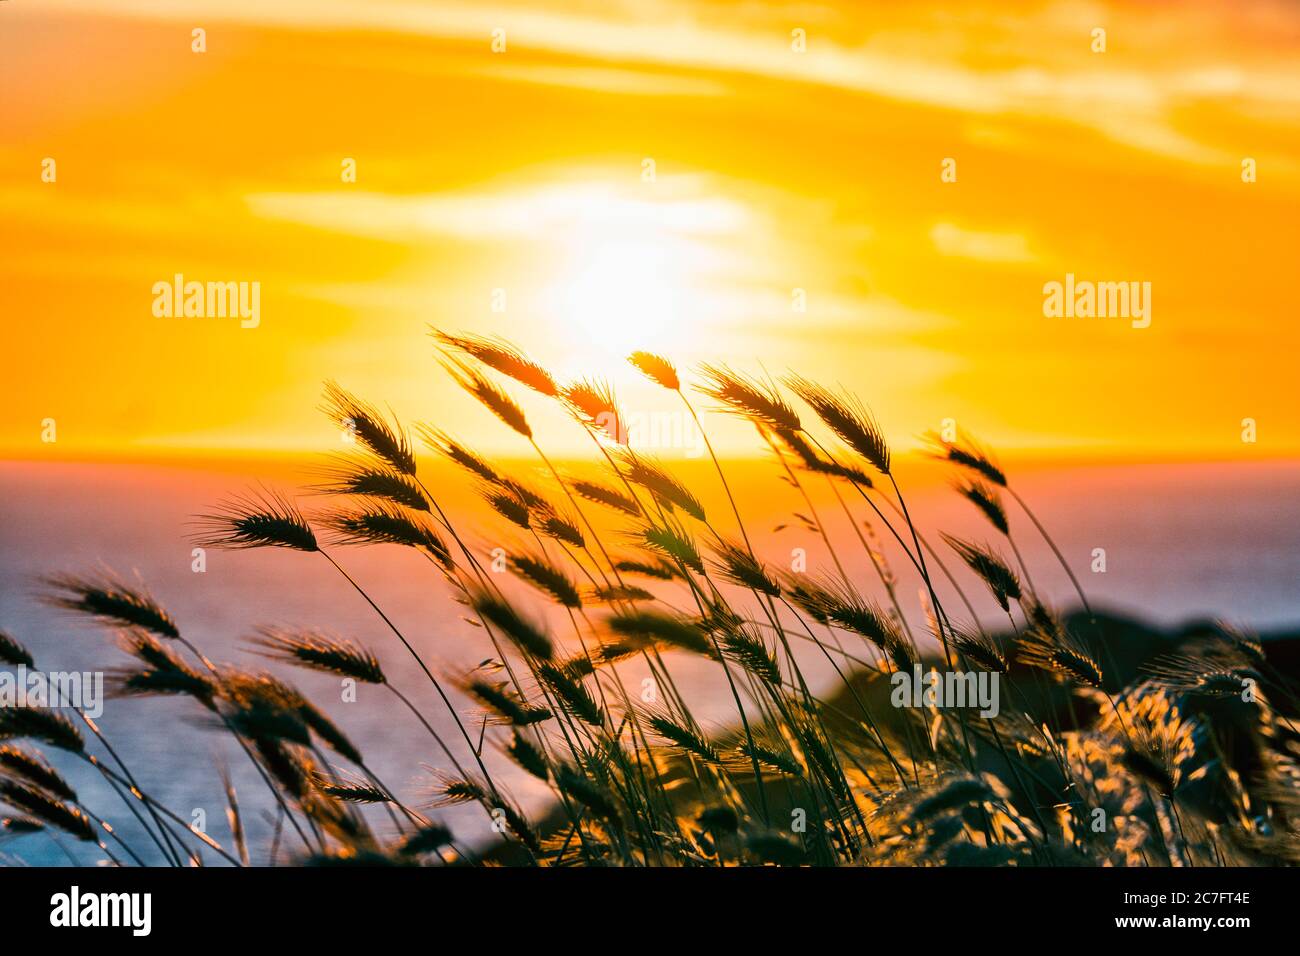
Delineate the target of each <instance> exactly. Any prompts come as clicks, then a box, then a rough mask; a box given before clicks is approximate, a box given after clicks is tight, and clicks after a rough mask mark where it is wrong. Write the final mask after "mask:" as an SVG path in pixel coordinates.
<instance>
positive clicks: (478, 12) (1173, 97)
mask: <svg viewBox="0 0 1300 956" xmlns="http://www.w3.org/2000/svg"><path fill="white" fill-rule="evenodd" d="M46 7H49V8H64V9H75V10H83V11H84V10H94V11H99V12H103V13H108V14H111V15H114V16H135V17H150V18H159V19H167V20H177V21H182V22H185V23H193V22H195V21H196V18H202V19H203V20H204V21H205V22H209V23H220V22H232V21H233V22H239V23H249V24H260V25H264V26H274V27H283V28H294V29H311V30H327V31H337V30H351V29H368V30H380V31H391V32H399V33H403V34H409V35H416V36H424V37H429V38H436V39H441V40H449V41H457V42H472V43H481V44H482V45H483V49H484V50H486V49H487V45H488V43H489V39H490V37H491V36H492V32H493V31H494V30H499V29H503V30H505V35H506V42H507V49H508V50H509V51H512V52H522V53H525V54H527V53H528V52H533V53H538V52H544V53H548V54H557V53H558V54H564V55H568V56H575V57H582V58H586V59H588V60H592V61H597V62H598V64H599V66H598V67H596V69H597V70H598V72H594V73H593V72H590V70H591V69H592V67H589V66H587V67H583V69H585V70H587V71H588V72H586V73H583V72H572V71H569V72H567V73H566V71H564V70H557V69H556V68H554V67H547V68H543V69H542V72H540V73H538V72H537V70H538V68H537V67H536V66H533V65H525V64H523V63H507V62H506V61H505V60H504V58H503V62H502V68H503V73H502V75H503V76H505V77H513V78H516V79H520V80H525V81H529V82H543V83H554V82H557V81H559V82H566V83H577V84H582V85H588V86H595V87H599V86H600V84H601V83H604V84H606V85H607V86H608V85H610V84H613V86H614V87H617V86H618V85H619V84H622V85H623V86H627V85H628V84H631V85H632V86H634V87H636V88H638V89H640V90H641V91H643V92H649V91H651V90H652V89H654V86H655V84H656V83H659V84H663V83H665V80H664V79H663V78H662V77H660V78H658V79H654V78H649V77H645V76H635V75H634V74H633V73H629V72H627V71H624V72H622V73H619V74H614V73H610V72H608V69H607V68H608V65H609V64H611V63H618V64H621V65H623V66H624V67H626V66H627V65H628V64H647V65H655V66H658V67H671V68H677V69H686V70H700V71H715V72H719V73H732V74H740V75H749V76H758V77H765V78H770V79H777V80H786V81H793V82H801V83H810V84H817V85H824V86H828V87H833V88H837V89H840V90H844V91H848V92H853V93H859V94H863V95H867V96H872V97H881V98H886V99H890V100H897V101H901V102H905V103H911V104H917V105H923V106H928V107H933V108H938V109H946V110H955V111H960V112H966V113H972V114H984V115H1011V116H1021V117H1028V118H1033V119H1036V120H1042V121H1050V122H1053V123H1065V124H1071V125H1077V126H1080V127H1083V128H1087V129H1090V130H1093V131H1094V132H1096V133H1098V134H1100V135H1101V136H1104V137H1106V138H1108V139H1111V140H1114V141H1116V142H1119V143H1123V144H1125V145H1127V146H1130V147H1132V148H1134V149H1137V150H1142V151H1146V152H1152V153H1157V154H1161V155H1166V156H1170V157H1173V158H1177V159H1180V160H1183V161H1186V162H1190V163H1200V164H1212V163H1221V162H1225V161H1227V160H1229V159H1231V157H1232V155H1233V154H1232V151H1231V150H1229V149H1228V145H1227V144H1224V143H1217V142H1212V141H1208V140H1207V139H1206V138H1205V135H1204V134H1202V137H1201V138H1198V137H1197V136H1195V135H1192V134H1191V133H1188V132H1187V131H1184V130H1181V129H1179V127H1178V125H1177V123H1176V122H1175V116H1176V114H1177V113H1178V112H1179V111H1180V110H1184V111H1185V110H1186V108H1187V107H1188V106H1189V105H1191V104H1194V103H1197V102H1213V101H1232V102H1235V103H1238V104H1245V105H1246V106H1248V107H1250V108H1252V109H1256V110H1259V111H1261V112H1269V113H1272V114H1275V115H1286V112H1287V110H1294V108H1295V107H1296V106H1297V105H1300V67H1297V66H1296V64H1295V62H1294V60H1293V59H1292V60H1290V61H1286V60H1282V61H1279V62H1277V63H1273V64H1269V63H1262V64H1259V65H1258V66H1254V65H1252V64H1250V63H1249V62H1247V63H1245V64H1237V65H1226V64H1222V63H1210V64H1208V65H1207V64H1205V63H1192V64H1188V63H1185V62H1184V63H1178V62H1169V61H1168V60H1167V58H1166V57H1164V56H1161V55H1160V54H1161V52H1162V51H1161V49H1160V48H1159V46H1158V44H1159V38H1158V36H1156V37H1152V36H1151V35H1150V34H1145V33H1143V31H1142V29H1141V27H1140V25H1138V26H1132V27H1130V28H1129V32H1128V34H1125V33H1123V32H1120V31H1117V33H1119V36H1118V37H1117V38H1116V41H1115V42H1117V43H1121V44H1123V43H1124V42H1125V40H1127V42H1128V43H1132V42H1133V39H1134V35H1136V37H1137V40H1138V42H1141V43H1145V44H1147V49H1148V55H1147V56H1146V57H1144V58H1143V59H1142V60H1141V61H1140V62H1139V61H1135V60H1134V59H1133V58H1132V57H1131V56H1130V57H1127V58H1125V59H1121V60H1119V62H1116V60H1115V59H1112V60H1106V61H1102V60H1101V59H1100V58H1098V59H1097V60H1096V62H1091V61H1089V60H1086V59H1079V58H1078V57H1069V58H1062V57H1059V56H1058V57H1056V58H1042V59H1039V60H1034V59H1032V58H1031V57H1030V51H1032V50H1033V49H1034V48H1035V47H1041V48H1043V49H1050V50H1055V51H1058V52H1059V51H1061V50H1062V49H1064V50H1067V51H1068V50H1075V49H1077V50H1079V51H1086V50H1087V43H1088V29H1087V27H1088V25H1089V24H1095V23H1097V22H1098V21H1099V20H1104V19H1108V10H1107V8H1104V7H1096V8H1094V7H1090V6H1085V7H1082V8H1080V7H1077V6H1074V5H1063V6H1062V8H1059V9H1058V8H1056V7H1049V8H1047V11H1046V12H1045V13H1043V14H1041V15H1038V16H1033V15H1027V16H1024V17H1021V18H1019V20H1018V21H1017V22H1018V24H1019V26H1018V28H1017V31H1016V33H1015V34H1014V35H1013V36H1012V37H1010V38H1007V37H998V42H999V44H1000V45H1001V46H1002V47H1005V48H1008V49H1011V50H1013V51H1014V52H1015V53H1016V56H1015V57H1006V58H1003V59H1002V60H1001V61H999V62H996V63H990V64H987V65H982V66H975V65H971V63H970V61H969V58H968V57H965V56H959V55H957V54H956V53H949V54H948V55H946V56H944V55H938V56H936V55H935V51H934V50H930V51H928V52H927V55H921V53H919V52H917V51H912V50H909V48H908V46H907V44H906V43H898V44H895V45H894V46H895V47H896V48H891V47H890V44H889V43H888V40H889V34H888V32H887V31H882V34H881V35H880V36H879V37H873V40H872V42H871V43H869V44H866V45H863V44H861V43H854V42H851V41H850V40H849V39H847V38H837V37H836V36H835V34H834V25H835V24H834V19H833V18H832V20H831V22H830V25H829V26H828V27H827V28H826V30H825V31H822V32H819V31H817V30H816V29H814V30H812V31H811V32H812V36H810V38H809V39H808V43H807V50H806V52H804V53H796V52H794V51H793V50H792V49H791V44H790V35H789V31H790V18H791V14H790V13H789V12H788V11H784V12H783V11H780V10H778V9H776V8H769V7H766V6H764V5H762V4H757V5H752V6H747V7H743V8H740V9H738V10H735V11H733V12H732V13H731V15H730V16H729V17H728V19H726V20H725V21H718V20H714V21H707V22H706V21H705V20H703V19H702V18H701V17H700V16H699V15H698V14H696V13H693V12H692V8H691V7H690V6H689V5H684V4H678V3H665V4H655V5H653V6H651V7H649V8H642V7H635V8H633V7H625V8H619V9H617V10H616V11H615V12H616V13H617V14H618V16H617V18H615V17H614V16H612V15H611V16H596V15H592V14H590V13H588V12H585V11H586V10H587V9H589V8H585V7H584V8H582V12H575V11H573V10H570V9H565V8H564V7H562V6H555V7H552V8H550V9H539V8H538V7H537V6H536V5H532V6H530V7H529V8H528V9H524V8H521V7H514V6H508V5H503V4H493V3H474V4H465V3H438V4H432V5H431V4H425V3H414V2H398V0H369V2H366V3H356V2H354V0H310V2H304V0H277V2H275V3H266V2H263V0H113V2H112V3H108V2H105V0H48V3H47V4H46ZM1061 9H1064V10H1065V11H1066V12H1065V13H1062V12H1061ZM1278 15H1279V16H1280V15H1281V14H1278ZM1008 22H1009V21H1007V20H1005V19H1003V20H1000V21H989V23H986V24H984V26H985V28H987V29H994V27H993V26H990V25H989V24H990V23H993V24H996V26H997V27H1001V28H1005V25H1006V24H1007V23H1008ZM932 26H933V25H932ZM1292 26H1293V27H1294V23H1293V24H1292ZM1031 41H1032V42H1031ZM1153 42H1154V43H1155V44H1156V46H1155V48H1152V46H1151V44H1152V43H1153ZM939 50H940V52H941V54H942V46H941V45H940V46H939ZM1085 56H1086V54H1085ZM1106 56H1112V54H1106ZM1113 56H1115V57H1116V58H1118V57H1119V54H1114V55H1113ZM1084 64H1086V65H1084ZM665 91H666V92H672V91H673V90H672V87H671V85H669V86H668V87H666V88H665ZM677 91H678V92H680V88H678V90H677Z"/></svg>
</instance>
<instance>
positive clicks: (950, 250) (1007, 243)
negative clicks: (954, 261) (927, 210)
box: [930, 222, 1036, 263]
mask: <svg viewBox="0 0 1300 956" xmlns="http://www.w3.org/2000/svg"><path fill="white" fill-rule="evenodd" d="M930 241H931V242H933V243H934V248H935V249H936V250H937V251H938V253H939V254H940V255H944V256H953V257H955V258H958V259H976V260H979V261H980V262H1001V263H1021V262H1033V261H1034V260H1035V258H1036V257H1035V256H1034V254H1033V252H1032V251H1031V250H1030V248H1029V241H1028V240H1027V239H1026V238H1025V237H1024V235H1022V234H1021V233H1018V232H975V231H973V230H970V229H963V228H962V227H961V226H957V225H954V224H953V223H951V222H938V223H935V224H934V228H933V229H931V230H930Z"/></svg>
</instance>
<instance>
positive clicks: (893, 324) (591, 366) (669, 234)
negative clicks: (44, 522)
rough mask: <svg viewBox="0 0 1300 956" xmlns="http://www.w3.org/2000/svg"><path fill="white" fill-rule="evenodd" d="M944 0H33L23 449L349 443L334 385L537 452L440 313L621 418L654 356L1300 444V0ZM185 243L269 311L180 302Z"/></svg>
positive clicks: (922, 417) (919, 428)
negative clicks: (490, 396)
mask: <svg viewBox="0 0 1300 956" xmlns="http://www.w3.org/2000/svg"><path fill="white" fill-rule="evenodd" d="M945 6H946V7H947V9H944V8H943V7H940V6H931V5H928V4H925V3H907V4H895V3H887V4H881V5H880V6H879V7H872V6H868V5H867V4H864V3H861V2H844V3H840V4H825V5H797V6H793V7H792V6H790V5H776V4H770V5H769V4H764V3H761V2H758V3H744V4H732V3H684V2H673V0H654V2H632V0H627V2H612V0H604V2H567V3H559V2H541V0H534V2H530V3H527V4H506V3H497V2H494V0H484V2H465V3H434V2H425V3H420V2H414V0H365V2H361V0H349V2H339V0H112V2H102V0H43V2H24V0H13V2H8V3H4V4H0V87H2V90H3V93H2V95H0V129H2V130H3V137H2V138H0V221H2V222H3V224H4V227H3V230H0V310H2V312H0V314H3V316H4V319H3V321H4V326H5V331H6V344H7V345H8V348H7V355H8V358H9V360H8V362H7V363H6V375H5V379H6V381H7V386H6V395H7V400H6V402H5V405H6V412H5V414H4V416H3V417H0V450H3V451H4V452H5V453H6V454H8V455H11V456H16V457H31V456H40V455H46V454H56V453H57V454H72V455H76V454H105V453H110V454H121V455H139V454H144V453H153V452H159V451H163V452H166V451H168V450H172V451H176V450H180V451H189V450H205V451H212V450H219V449H235V448H238V449H259V450H265V451H278V450H285V451H296V450H299V449H306V448H319V447H332V443H333V442H335V441H336V440H337V435H336V433H335V432H334V430H333V429H332V428H331V427H330V426H329V425H328V423H327V422H326V421H325V419H324V418H323V417H322V416H320V415H319V414H318V413H317V412H316V410H315V409H316V405H317V404H318V401H319V395H320V383H321V381H322V380H323V379H325V378H334V379H337V380H338V381H339V382H341V383H342V384H343V385H345V386H346V387H349V388H351V389H353V390H355V391H357V392H359V393H360V394H362V395H365V396H367V397H369V398H371V399H373V400H376V401H378V402H381V403H386V404H391V406H392V407H393V408H394V409H395V410H396V411H397V412H398V413H399V414H401V415H402V416H403V417H405V418H408V419H423V420H429V421H434V422H436V423H438V424H440V425H442V426H443V427H445V428H447V429H448V430H449V431H451V432H453V433H456V434H458V435H461V436H463V437H465V438H467V439H470V440H472V441H473V442H474V443H475V444H477V445H479V446H480V447H482V448H484V449H486V450H488V451H494V452H497V451H500V452H505V451H508V450H512V449H513V450H518V445H517V442H516V441H515V439H514V437H513V436H512V435H510V434H509V433H508V432H507V431H506V430H505V429H504V428H502V427H500V426H499V425H497V424H496V423H495V422H493V421H492V420H491V419H490V418H489V417H488V416H487V414H486V413H485V412H483V411H482V410H481V409H479V408H478V407H476V406H474V405H473V404H472V403H471V402H470V401H469V400H467V399H465V398H464V397H463V396H461V395H459V394H457V393H456V392H455V389H454V386H452V385H451V384H450V383H449V382H448V380H447V378H446V376H445V375H444V374H443V373H442V371H441V370H440V369H439V368H438V367H437V365H436V364H435V363H434V362H433V360H432V351H433V350H432V346H431V344H430V342H429V340H428V339H427V337H426V336H425V326H426V324H427V323H431V322H432V323H436V324H438V325H441V326H442V327H444V328H447V329H449V330H467V331H475V332H481V333H502V334H505V335H508V336H509V337H511V338H513V339H515V340H517V341H518V342H519V343H521V344H522V345H523V346H524V347H525V348H527V349H528V350H529V351H530V352H531V353H532V354H533V355H534V356H535V357H536V358H537V359H538V360H540V361H541V362H542V363H543V364H545V365H547V366H548V367H549V368H551V369H552V370H553V371H555V372H556V373H557V374H558V375H559V376H561V377H568V376H577V375H588V374H607V375H609V376H610V377H611V378H612V379H613V380H614V382H615V384H616V386H617V387H618V390H619V395H620V398H621V399H622V402H623V404H624V406H625V413H627V412H629V411H630V412H631V413H633V414H636V413H644V414H649V413H651V412H653V411H655V410H657V409H659V408H669V407H671V406H668V405H666V404H664V402H665V399H666V396H664V395H663V394H661V393H658V392H656V391H655V390H654V389H653V388H651V387H649V386H646V385H643V384H642V383H641V382H640V381H639V379H638V378H637V376H636V374H635V373H634V372H632V371H631V370H630V369H625V367H624V366H623V365H622V364H621V363H620V361H619V357H620V356H621V355H622V354H624V353H625V352H626V351H627V350H629V349H631V348H635V347H643V348H649V349H654V350H660V351H662V352H664V353H665V354H668V355H670V356H671V357H673V358H674V359H675V360H677V361H678V363H679V364H680V365H682V366H684V367H689V366H690V365H692V364H694V363H696V362H699V361H702V360H718V359H725V360H727V361H729V362H731V363H732V364H734V365H735V366H737V367H739V368H743V369H749V370H758V369H760V368H765V369H767V370H768V371H769V372H772V373H774V374H776V373H782V372H784V371H786V370H787V369H796V370H798V371H800V372H802V373H803V374H806V375H808V376H810V377H813V378H817V379H820V380H823V381H826V382H828V383H835V382H839V383H843V384H844V385H847V386H849V387H850V388H852V389H853V390H855V391H856V392H858V393H859V394H860V395H861V396H862V397H863V398H864V399H865V400H866V401H867V402H868V403H869V404H870V406H871V407H872V409H873V410H874V411H875V412H876V414H877V415H878V416H879V417H880V419H881V420H882V422H883V424H884V426H885V430H886V433H887V434H888V435H889V436H890V437H891V438H892V439H893V440H895V441H896V442H897V443H899V444H900V445H901V446H904V447H905V446H906V445H907V444H908V443H909V442H910V441H911V440H912V439H913V438H914V436H916V435H917V434H919V433H921V432H923V431H925V430H927V429H930V428H935V427H938V426H939V424H940V422H941V420H943V419H944V418H953V419H956V420H957V422H958V423H959V424H960V425H962V426H965V427H967V428H969V429H971V430H973V431H974V432H976V433H978V434H980V435H981V436H983V437H984V438H985V439H987V440H989V441H991V442H993V443H995V444H997V445H999V446H1001V447H1003V448H1004V449H1007V450H1015V449H1032V450H1036V451H1062V452H1067V453H1071V454H1083V455H1094V456H1106V457H1112V456H1139V457H1181V456H1213V457H1258V456H1269V457H1276V456H1287V455H1296V454H1300V421H1297V416H1296V405H1297V402H1296V398H1295V393H1296V388H1295V384H1294V381H1295V372H1294V364H1295V363H1294V358H1293V356H1294V353H1295V350H1296V347H1297V344H1300V332H1298V331H1297V328H1296V323H1295V313H1296V296H1295V293H1294V287H1295V281H1296V273H1297V269H1296V235H1297V231H1298V230H1297V227H1296V224H1297V222H1300V158H1298V157H1300V149H1298V148H1300V57H1297V52H1298V51H1300V8H1296V7H1295V6H1294V5H1289V4H1281V3H1279V4H1266V3H1245V2H1242V3H1222V4H1196V3H1170V4H1160V3H1143V4H1116V5H1113V6H1112V5H1106V4H1089V3H1061V4H1015V3H1011V4H1008V3H1004V2H999V3H988V4H977V3H963V4H949V5H945ZM195 27H202V28H203V29H205V30H206V43H207V51H206V52H204V53H195V52H192V50H191V31H192V30H193V29H194V28H195ZM1097 27H1100V28H1104V29H1105V30H1106V31H1107V34H1106V44H1107V49H1106V51H1105V52H1104V53H1094V52H1092V51H1091V49H1090V44H1091V43H1092V42H1093V41H1092V37H1091V32H1092V30H1093V29H1094V28H1097ZM494 29H503V30H504V31H505V38H506V49H505V51H504V52H499V53H494V52H493V51H492V48H491V42H492V32H493V30H494ZM796 29H798V30H803V31H805V33H806V37H807V40H806V50H805V51H804V52H797V51H795V50H793V49H792V48H791V46H792V41H791V36H792V31H793V30H796ZM47 157H48V158H53V159H54V160H55V162H56V164H57V166H56V170H57V179H56V181H55V182H52V183H50V182H43V181H42V162H43V160H44V159H46V158H47ZM946 157H951V158H954V159H955V160H956V163H957V167H956V168H957V181H956V182H955V183H944V182H941V180H940V164H941V162H942V161H943V159H944V158H946ZM1243 157H1251V158H1253V159H1255V160H1256V162H1257V164H1258V182H1255V183H1252V184H1246V183H1243V182H1242V180H1241V161H1242V159H1243ZM345 158H352V159H355V161H356V164H357V181H356V182H355V183H346V182H343V181H341V176H340V172H341V164H342V162H343V161H344V159H345ZM647 158H649V159H653V160H654V163H655V174H656V175H655V178H654V181H653V182H647V181H645V179H644V178H643V175H642V173H643V163H644V160H646V159H647ZM177 273H182V274H184V275H185V276H186V278H187V279H192V280H199V281H209V280H212V281H233V282H253V281H256V282H259V283H260V286H261V314H260V323H259V324H258V326H257V327H256V328H240V325H239V322H238V321H237V320H233V319H206V318H170V319H169V318H159V317H156V316H155V315H154V314H153V311H152V304H153V292H152V289H153V286H154V284H155V283H157V282H159V281H170V280H171V279H172V277H173V275H175V274H177ZM1066 273H1073V274H1075V275H1076V276H1077V277H1078V278H1080V279H1094V280H1108V281H1136V282H1150V283H1151V288H1152V312H1151V325H1150V327H1149V328H1145V329H1134V328H1132V327H1131V325H1130V322H1129V321H1128V320H1126V319H1079V318H1076V319H1063V318H1047V317H1045V316H1044V314H1043V309H1042V303H1043V292H1042V290H1043V285H1044V283H1045V282H1049V281H1052V280H1058V281H1059V280H1063V279H1064V276H1065V274H1066ZM496 289H503V290H505V303H506V305H505V311H504V312H494V311H493V308H492V304H493V293H494V290H496ZM794 289H802V290H805V292H806V302H807V308H806V311H804V312H798V311H795V310H794V309H793V308H792V290H794ZM528 408H529V411H530V414H532V415H533V417H534V425H535V428H536V430H537V431H538V433H539V436H540V437H541V438H542V440H543V441H544V442H545V443H547V444H549V445H550V446H551V447H553V448H555V449H556V450H557V451H561V452H563V451H564V450H566V449H571V448H576V447H581V445H580V441H581V437H580V436H579V435H577V434H576V433H575V431H574V429H573V428H572V427H571V426H570V425H568V424H567V423H565V422H564V421H563V420H562V419H561V418H560V416H558V415H557V414H555V413H554V412H553V411H551V410H547V409H544V408H542V407H541V406H539V405H537V404H536V403H533V402H531V401H530V402H529V403H528ZM1246 417H1251V418H1254V419H1256V421H1257V422H1258V430H1259V442H1258V444H1255V445H1246V444H1243V443H1242V442H1241V439H1240V433H1241V420H1242V419H1243V418H1246ZM46 418H53V419H54V420H55V421H56V423H57V429H58V432H57V434H58V441H57V443H56V446H49V445H44V444H42V442H41V429H42V420H44V419H46ZM714 427H716V428H717V430H718V432H719V437H720V442H721V444H722V445H723V446H724V448H727V449H730V450H733V451H734V450H739V449H741V448H750V447H752V445H753V438H752V435H751V434H749V433H748V432H747V431H746V430H744V429H743V428H741V427H740V426H738V425H734V424H728V423H722V422H720V423H718V424H717V425H716V426H714Z"/></svg>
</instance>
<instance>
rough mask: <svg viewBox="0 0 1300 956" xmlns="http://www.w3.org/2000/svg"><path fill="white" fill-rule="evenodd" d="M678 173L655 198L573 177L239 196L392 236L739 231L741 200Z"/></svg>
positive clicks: (271, 208) (348, 229) (264, 211)
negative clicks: (433, 188) (450, 187)
mask: <svg viewBox="0 0 1300 956" xmlns="http://www.w3.org/2000/svg"><path fill="white" fill-rule="evenodd" d="M683 179H684V180H687V182H684V183H682V184H681V185H678V186H677V187H673V186H671V185H670V184H668V183H661V184H658V185H663V186H665V189H663V190H656V198H654V199H648V198H643V197H641V196H637V195H636V194H635V190H634V189H632V188H623V187H619V186H616V185H614V184H612V183H602V182H588V181H582V180H576V181H573V182H569V181H564V182H558V183H545V184H541V185H535V186H519V187H509V188H503V189H496V190H491V189H488V190H467V191H463V192H458V193H444V194H433V195H416V196H404V195H392V194H384V193H364V192H356V193H338V192H328V193H261V194H255V195H251V196H249V197H247V200H246V201H247V203H248V206H249V208H250V209H251V210H252V212H253V213H254V214H256V215H258V216H261V217H263V218H267V219H279V220H284V221H289V222H296V223H299V224H301V225H306V226H311V227H314V228H318V229H328V230H333V231H336V232H344V233H350V234H352V235H358V236H364V237H368V238H374V239H385V240H392V241H403V240H409V239H413V238H415V239H418V238H420V237H430V238H433V237H444V238H452V239H461V240H467V241H474V242H479V241H481V242H488V241H496V240H539V241H540V240H549V239H554V238H556V237H557V236H563V235H565V234H571V233H572V232H573V231H574V230H583V231H587V232H597V233H599V234H600V235H616V234H629V235H634V234H643V233H645V232H647V231H652V232H670V233H676V234H684V235H696V236H702V237H721V236H734V235H740V234H742V233H743V232H744V231H745V230H746V228H747V227H748V226H749V225H750V224H751V218H752V217H751V214H750V213H749V212H748V211H747V209H746V207H745V206H743V205H742V204H740V203H738V202H736V201H733V200H730V199H725V198H720V197H717V196H699V195H693V194H692V193H693V192H694V191H695V190H694V189H692V187H691V183H690V182H689V177H683ZM674 193H676V196H674ZM665 194H666V195H665Z"/></svg>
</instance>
